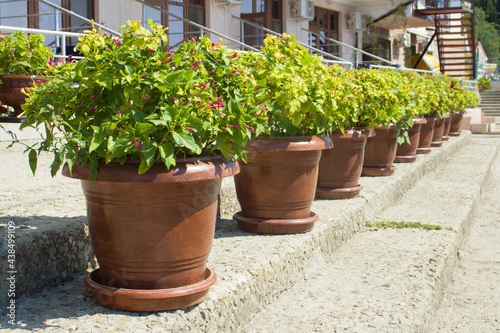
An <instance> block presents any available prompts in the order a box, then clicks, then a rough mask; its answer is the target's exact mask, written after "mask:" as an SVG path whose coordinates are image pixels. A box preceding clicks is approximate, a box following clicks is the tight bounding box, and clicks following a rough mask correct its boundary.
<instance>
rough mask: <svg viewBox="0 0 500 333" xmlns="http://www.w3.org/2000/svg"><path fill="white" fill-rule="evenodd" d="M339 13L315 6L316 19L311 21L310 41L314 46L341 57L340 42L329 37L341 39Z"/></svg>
mask: <svg viewBox="0 0 500 333" xmlns="http://www.w3.org/2000/svg"><path fill="white" fill-rule="evenodd" d="M339 17H340V16H339V13H338V12H333V11H330V10H327V9H323V8H319V7H314V19H313V20H312V21H310V22H309V30H311V31H312V33H310V34H309V43H310V44H311V46H312V47H315V48H317V49H320V50H321V51H325V52H328V53H331V54H333V55H335V56H337V57H340V55H339V53H340V48H339V45H338V44H335V43H334V42H332V41H330V40H329V39H328V38H331V39H335V40H339Z"/></svg>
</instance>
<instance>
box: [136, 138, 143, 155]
mask: <svg viewBox="0 0 500 333" xmlns="http://www.w3.org/2000/svg"><path fill="white" fill-rule="evenodd" d="M134 143H135V145H136V147H139V146H140V145H141V143H140V142H137V141H135V139H134ZM141 153H142V151H141Z"/></svg>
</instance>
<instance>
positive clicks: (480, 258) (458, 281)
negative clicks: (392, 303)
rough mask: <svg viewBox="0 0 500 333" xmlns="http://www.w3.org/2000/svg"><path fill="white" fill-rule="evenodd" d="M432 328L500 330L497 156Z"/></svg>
mask: <svg viewBox="0 0 500 333" xmlns="http://www.w3.org/2000/svg"><path fill="white" fill-rule="evenodd" d="M432 331H433V332H463V333H468V332H500V157H497V160H496V163H495V164H494V165H493V169H492V177H491V180H490V182H489V184H488V187H487V188H486V189H485V191H484V194H483V199H482V201H481V203H480V206H479V209H478V213H477V214H476V216H475V217H474V219H473V222H472V225H471V231H470V235H469V237H468V238H467V241H466V243H465V246H464V248H463V250H461V251H460V256H459V260H458V265H457V269H456V270H455V272H454V273H453V279H452V282H451V284H450V285H449V286H448V288H447V290H446V293H445V297H444V299H443V303H442V305H441V308H440V309H439V312H438V314H437V316H436V322H435V325H434V326H433V330H432Z"/></svg>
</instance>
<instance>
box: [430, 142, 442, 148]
mask: <svg viewBox="0 0 500 333" xmlns="http://www.w3.org/2000/svg"><path fill="white" fill-rule="evenodd" d="M442 145H443V141H434V142H431V147H433V148H437V147H441V146H442Z"/></svg>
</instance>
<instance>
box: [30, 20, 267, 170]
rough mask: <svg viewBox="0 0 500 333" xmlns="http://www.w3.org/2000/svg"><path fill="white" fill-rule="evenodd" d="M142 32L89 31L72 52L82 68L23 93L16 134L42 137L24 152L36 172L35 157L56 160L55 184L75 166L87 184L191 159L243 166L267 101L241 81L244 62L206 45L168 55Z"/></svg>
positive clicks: (263, 124) (158, 32) (189, 44)
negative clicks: (107, 167) (131, 164)
mask: <svg viewBox="0 0 500 333" xmlns="http://www.w3.org/2000/svg"><path fill="white" fill-rule="evenodd" d="M148 23H149V25H150V29H151V31H149V30H148V29H146V28H145V27H143V26H141V24H140V22H137V21H134V22H129V24H128V25H125V26H122V27H121V31H122V33H123V35H122V36H121V37H120V38H117V39H114V38H112V37H111V36H108V35H106V34H101V33H100V31H96V30H95V29H93V30H91V31H87V34H86V35H85V36H83V37H80V42H79V44H78V45H77V46H76V49H77V50H79V51H80V52H81V53H82V54H83V55H84V56H85V59H84V60H81V61H78V62H76V63H74V64H70V65H66V67H65V72H66V73H67V75H56V76H53V77H52V78H50V79H49V80H48V81H47V83H46V84H45V85H43V86H41V87H38V88H36V89H33V90H31V91H30V92H29V95H30V97H29V99H28V100H27V102H26V104H25V105H24V106H23V109H24V110H25V112H24V114H25V116H26V120H25V121H24V122H23V123H22V124H21V129H22V128H26V127H34V128H37V129H38V128H43V129H45V131H46V133H47V134H46V136H44V137H43V140H42V141H40V142H38V143H36V144H35V145H33V146H28V147H27V150H28V151H29V159H30V165H31V169H32V171H33V172H35V170H36V164H37V163H36V162H37V156H38V155H39V154H40V152H41V151H49V152H52V153H53V154H54V161H53V163H52V165H51V173H52V175H54V174H55V173H56V172H57V171H58V170H59V169H60V167H61V166H62V165H63V163H64V162H66V163H67V164H68V166H69V168H70V170H71V168H72V166H73V164H74V163H80V164H83V165H86V164H88V165H89V167H90V171H91V175H92V178H93V179H96V177H97V173H98V167H99V163H109V162H111V161H112V160H117V161H119V162H120V163H121V164H123V163H125V162H126V161H127V160H140V165H139V168H138V173H140V174H142V173H144V172H146V171H147V170H148V169H149V168H150V167H151V166H152V165H153V163H154V162H155V161H160V160H161V161H162V162H163V163H164V164H165V166H166V167H167V168H170V167H172V166H174V165H175V164H176V159H183V158H186V157H190V156H210V155H217V154H220V153H222V154H223V155H224V156H226V157H231V158H234V159H237V158H242V159H243V160H245V158H246V155H245V152H244V150H243V147H244V146H245V145H246V143H247V141H248V140H249V139H250V138H251V137H252V136H254V135H259V134H260V133H261V132H262V130H263V129H265V128H267V119H266V118H265V117H266V112H265V110H264V109H265V101H266V100H265V98H266V97H267V96H265V95H264V93H263V89H262V87H257V85H256V83H255V80H253V78H252V77H251V76H247V75H240V73H241V72H243V71H244V70H245V68H244V67H243V66H242V64H241V60H240V59H241V57H240V56H238V54H237V53H236V52H235V51H231V50H229V49H227V48H226V47H225V46H221V45H215V44H213V43H211V42H210V40H209V39H208V38H206V37H204V38H201V39H199V40H197V39H196V38H194V39H192V40H189V41H186V42H184V43H183V44H182V45H181V46H180V47H179V48H178V49H177V50H175V51H169V50H168V49H167V48H166V47H164V46H163V45H168V43H167V36H166V35H165V34H164V30H165V29H163V28H162V27H161V26H160V25H154V24H152V22H151V21H149V22H148ZM68 66H70V68H68Z"/></svg>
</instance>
